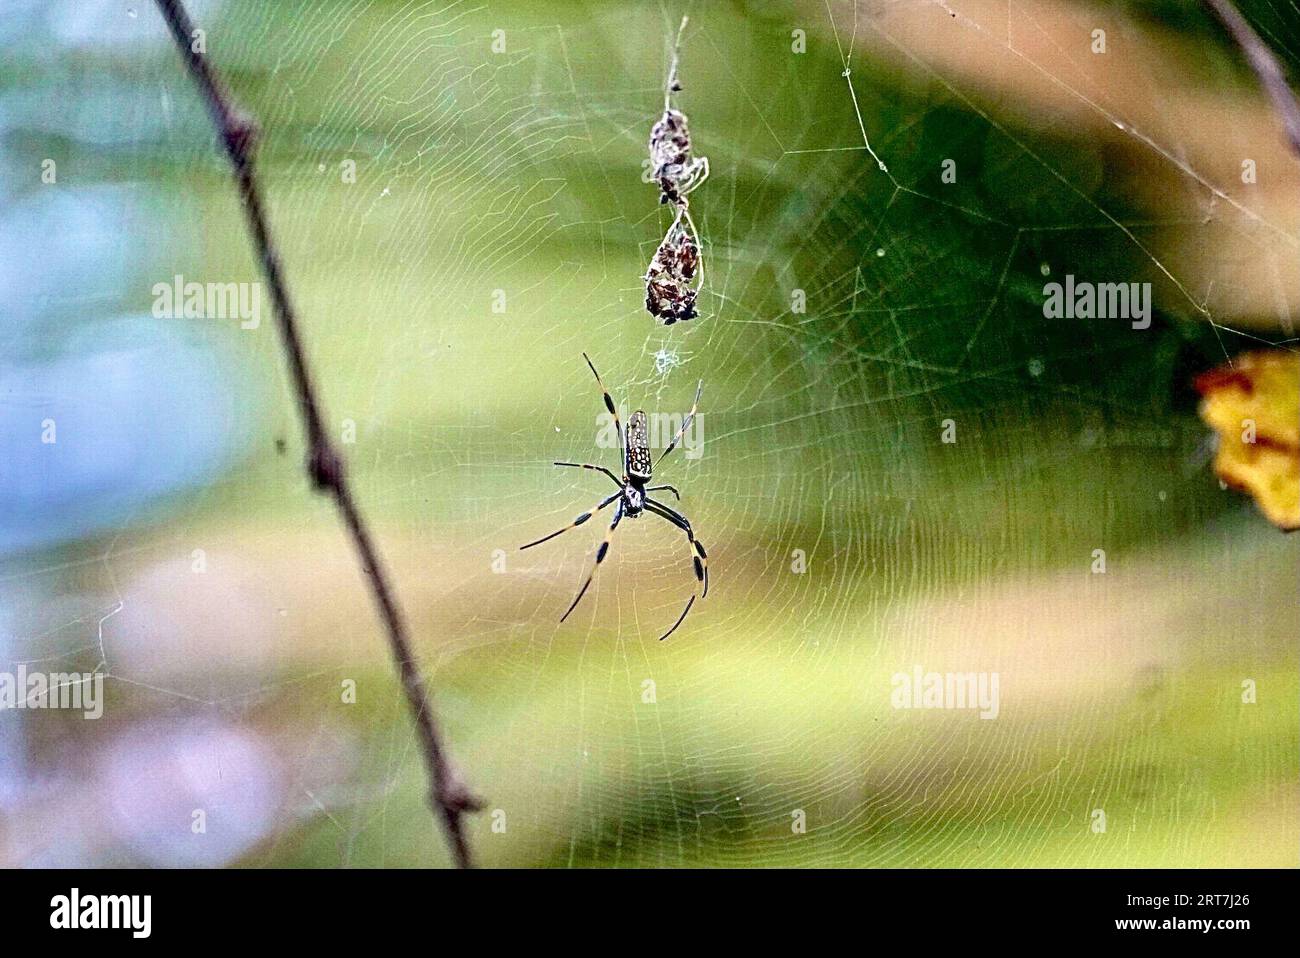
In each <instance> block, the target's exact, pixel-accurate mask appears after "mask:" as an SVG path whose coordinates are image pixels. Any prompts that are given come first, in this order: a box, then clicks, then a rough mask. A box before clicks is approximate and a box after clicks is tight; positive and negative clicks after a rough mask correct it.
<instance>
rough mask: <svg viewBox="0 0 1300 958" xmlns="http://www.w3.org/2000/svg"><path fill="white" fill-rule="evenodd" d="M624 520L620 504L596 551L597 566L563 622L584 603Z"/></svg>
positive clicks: (564, 616)
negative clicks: (583, 598)
mask: <svg viewBox="0 0 1300 958" xmlns="http://www.w3.org/2000/svg"><path fill="white" fill-rule="evenodd" d="M620 495H621V493H620ZM606 501H609V500H606ZM622 518H623V503H621V502H620V503H619V504H618V508H617V509H615V510H614V521H613V522H611V523H610V524H609V531H608V532H606V533H605V541H604V542H602V543H601V544H600V548H599V549H597V550H596V564H595V565H594V566H592V567H591V574H590V575H588V576H587V581H586V582H584V583H583V584H582V588H581V589H579V590H578V594H577V595H576V596H575V597H574V599H573V604H572V605H570V606H569V610H568V612H565V613H564V615H562V616H560V621H561V622H563V621H564V620H565V619H567V618H568V617H569V612H572V611H573V610H574V609H576V608H577V607H578V603H579V602H581V601H582V597H583V596H584V595H586V594H587V588H588V587H589V586H590V585H591V580H592V579H594V578H596V573H597V572H599V571H600V564H601V563H602V562H604V561H605V554H606V553H607V552H609V543H610V540H612V539H613V538H614V530H615V529H617V528H618V523H619V520H620V519H622Z"/></svg>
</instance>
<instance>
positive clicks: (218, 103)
mask: <svg viewBox="0 0 1300 958" xmlns="http://www.w3.org/2000/svg"><path fill="white" fill-rule="evenodd" d="M157 2H158V6H159V8H160V9H161V10H162V14H163V17H164V18H165V19H166V20H167V25H168V27H169V28H170V29H171V32H172V36H173V37H174V38H175V40H176V47H177V49H178V50H179V51H180V54H181V57H182V59H184V61H185V65H186V67H187V68H188V69H189V72H190V75H191V76H192V77H193V78H194V82H195V83H197V84H198V87H199V91H200V93H202V95H203V99H204V100H205V101H206V102H207V106H208V111H209V113H210V114H211V115H212V122H213V124H214V125H215V126H216V128H217V133H218V135H219V136H220V138H221V142H222V145H223V146H224V147H225V151H226V155H227V157H229V159H230V165H231V167H232V168H233V170H234V173H235V180H236V182H237V183H238V186H239V196H240V199H241V200H242V201H243V206H244V213H245V215H246V217H247V220H248V228H249V230H250V232H251V233H252V236H253V244H254V246H256V247H257V255H258V259H259V260H260V261H261V266H262V273H263V275H265V277H266V282H267V285H268V286H269V287H270V291H271V301H272V304H273V307H274V310H275V318H276V324H277V326H278V327H279V329H280V336H281V341H282V342H283V345H284V351H285V355H286V356H287V357H288V360H289V370H290V373H291V375H292V378H293V386H294V391H295V393H296V394H297V398H298V411H299V413H300V414H301V415H302V420H303V428H304V429H305V430H306V433H307V447H308V454H307V472H308V474H309V475H310V477H311V481H312V484H313V485H314V486H315V488H316V489H317V490H318V491H321V492H325V493H328V494H329V495H331V496H332V497H333V498H334V501H335V503H336V504H337V505H338V509H339V513H340V514H341V516H342V518H343V523H344V525H345V526H346V527H347V530H348V534H349V535H350V536H351V538H352V543H353V545H354V546H355V547H356V550H357V555H358V557H359V558H360V560H361V565H362V569H363V570H364V571H365V573H366V576H367V578H368V581H369V583H370V590H371V592H372V593H373V595H374V598H375V602H376V604H377V605H378V606H379V613H380V616H381V617H382V619H383V622H384V628H385V631H386V632H387V635H388V643H389V647H390V651H391V653H392V656H393V659H394V660H395V661H396V663H397V670H398V673H399V674H400V676H401V679H402V688H403V690H404V691H405V693H406V699H407V704H408V705H409V706H410V709H411V712H412V714H413V715H414V718H415V725H416V728H417V730H418V732H419V736H420V744H421V745H422V752H423V755H424V761H425V764H426V766H427V768H428V775H429V779H430V794H429V800H430V804H431V805H432V808H433V811H434V814H435V816H437V817H439V818H440V819H441V822H442V826H443V829H444V831H445V832H446V838H447V842H448V844H449V845H450V846H451V849H452V854H453V855H454V857H455V860H456V864H457V865H458V866H460V867H461V868H468V867H470V865H471V864H472V860H471V856H470V849H469V843H468V841H467V840H466V838H465V829H464V823H463V821H462V816H463V815H464V814H465V813H466V812H471V811H476V810H477V809H479V808H480V807H481V804H480V802H479V801H478V800H477V799H476V798H475V797H474V796H473V794H472V793H471V792H470V790H469V788H468V787H467V786H466V785H465V783H464V781H463V780H462V779H461V777H460V775H459V773H458V772H457V770H456V768H455V766H454V764H453V763H452V761H451V758H450V756H449V755H448V754H447V750H446V747H445V746H444V744H443V741H442V735H441V732H440V730H439V727H438V721H437V719H436V717H435V716H434V713H433V709H432V707H431V706H430V703H429V693H428V690H427V688H426V686H425V682H424V677H423V676H422V675H421V673H420V669H419V666H418V665H417V664H416V660H415V655H414V654H413V652H412V650H411V642H410V639H409V637H408V635H407V631H406V623H405V620H404V619H403V617H402V611H401V609H400V608H399V607H398V604H397V595H396V593H395V592H394V591H393V587H392V584H391V583H390V581H389V577H388V573H387V572H386V571H385V570H384V566H383V563H382V561H381V560H380V557H379V553H378V551H377V549H376V548H375V543H374V540H373V539H372V538H371V535H370V530H369V527H368V526H367V525H366V521H365V519H364V518H363V517H362V515H361V511H360V509H359V508H358V507H357V503H356V500H355V499H354V498H353V495H352V490H351V488H350V486H349V485H348V480H347V474H346V472H345V470H344V463H343V457H342V456H341V455H340V454H339V452H338V450H337V449H335V448H334V446H333V444H332V443H331V442H330V440H329V437H328V435H327V434H326V431H325V427H324V419H323V417H322V415H321V411H320V403H319V401H318V399H317V397H316V390H315V387H314V386H313V385H312V377H311V370H310V369H309V368H308V366H307V359H306V356H305V354H304V352H303V346H302V339H301V335H300V333H299V331H298V319H297V314H296V313H295V312H294V308H293V304H292V302H291V301H290V298H289V289H288V286H287V285H286V284H285V280H284V275H283V272H282V270H281V266H280V255H279V252H278V251H277V248H276V245H275V241H274V240H273V239H272V237H271V233H270V228H269V227H268V225H267V222H266V212H265V209H264V206H263V203H262V194H261V190H260V188H259V186H258V180H257V176H256V173H255V171H254V167H253V155H254V151H255V149H256V146H257V137H258V127H257V124H256V122H255V121H254V119H253V118H252V117H251V116H250V115H249V114H247V113H245V112H244V111H242V110H240V109H239V108H238V107H237V106H236V105H235V104H234V102H233V100H232V99H231V97H230V96H229V94H228V93H227V91H226V89H225V87H224V86H223V85H222V84H221V83H220V81H219V80H218V79H217V77H216V76H215V74H214V73H213V71H212V68H211V67H210V66H209V65H208V62H207V60H206V58H205V57H204V55H203V54H202V53H201V52H197V51H196V49H195V47H196V46H200V45H199V44H196V43H194V27H193V23H192V22H191V21H190V17H189V13H188V12H187V11H186V9H185V6H184V3H183V2H182V0H157Z"/></svg>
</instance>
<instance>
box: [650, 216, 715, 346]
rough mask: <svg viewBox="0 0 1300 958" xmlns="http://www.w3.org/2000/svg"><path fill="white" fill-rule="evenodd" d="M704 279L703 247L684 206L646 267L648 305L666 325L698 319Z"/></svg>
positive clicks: (652, 313) (654, 314) (651, 313)
mask: <svg viewBox="0 0 1300 958" xmlns="http://www.w3.org/2000/svg"><path fill="white" fill-rule="evenodd" d="M702 279H703V275H702V271H701V269H700V246H699V243H698V241H697V240H696V238H695V230H694V229H693V227H692V225H691V217H690V214H689V213H687V212H686V209H685V208H684V207H682V208H679V209H678V211H677V218H676V219H675V220H673V225H672V226H671V227H670V228H669V230H668V234H667V235H666V236H665V237H664V239H663V242H662V243H660V244H659V248H658V249H657V250H655V255H654V258H653V259H652V260H650V268H649V269H648V270H646V274H645V308H646V309H647V310H649V312H650V315H652V316H654V317H656V318H657V319H658V320H659V321H660V322H662V323H663V324H664V325H665V326H671V325H672V324H673V323H678V322H685V321H686V320H688V319H694V318H695V317H696V316H698V315H699V313H698V312H697V311H696V309H695V297H696V296H697V295H698V294H699V291H700V283H701V281H702Z"/></svg>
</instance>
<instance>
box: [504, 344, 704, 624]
mask: <svg viewBox="0 0 1300 958" xmlns="http://www.w3.org/2000/svg"><path fill="white" fill-rule="evenodd" d="M582 358H583V359H585V360H587V367H588V368H589V369H590V370H591V374H592V375H593V376H595V377H596V384H597V385H598V386H600V391H601V393H602V394H604V397H605V408H606V409H608V410H609V414H610V415H611V416H613V417H614V428H615V431H616V432H617V433H618V446H619V453H620V455H621V456H622V459H623V478H622V479H620V478H619V477H618V476H616V475H614V473H613V472H611V471H610V470H609V469H606V468H605V467H604V466H598V465H593V464H592V463H589V462H557V463H555V465H557V466H568V467H570V468H573V469H591V470H593V471H594V472H599V473H602V474H603V475H605V476H607V477H608V478H609V479H610V480H611V481H612V482H613V483H614V485H616V486H618V490H617V491H616V492H614V493H613V494H612V495H610V496H607V497H606V498H604V499H602V500H601V501H600V502H599V503H598V504H597V505H595V506H593V507H592V508H591V509H590V510H588V511H587V512H584V513H582V515H580V516H578V517H577V518H576V519H574V520H573V521H572V522H570V523H569V524H568V525H567V526H565V527H564V528H563V529H557V530H556V531H555V532H552V533H551V534H550V535H549V536H543V537H542V538H540V539H538V540H536V541H535V542H530V543H528V544H527V545H523V546H520V547H519V548H520V549H521V550H523V549H531V548H532V547H533V546H538V545H541V544H542V543H543V542H549V541H550V540H551V539H554V538H555V537H556V536H558V535H563V534H564V533H566V532H568V531H569V530H570V529H576V528H577V527H578V526H580V525H582V524H583V523H584V522H586V521H587V520H588V519H590V518H591V517H592V516H593V515H595V514H596V513H598V512H600V511H601V510H602V509H604V508H605V507H606V506H608V505H610V504H611V503H614V502H617V503H618V505H617V506H615V508H614V519H613V521H612V522H610V524H609V531H608V532H606V533H605V541H604V542H602V543H601V544H600V548H599V549H597V550H596V564H595V565H594V566H593V567H592V569H591V573H590V575H588V576H587V581H586V582H584V583H583V584H582V588H581V589H579V590H578V594H577V596H575V597H574V599H573V602H572V603H570V605H569V608H568V611H566V612H565V613H564V615H562V616H560V621H561V622H563V621H564V620H565V619H567V618H568V617H569V613H571V612H572V611H573V610H574V609H575V608H577V606H578V603H579V602H581V601H582V597H583V596H584V595H586V594H587V588H588V587H589V586H590V585H591V581H592V579H594V578H595V577H596V573H597V572H598V571H599V570H600V564H601V563H602V562H604V561H605V554H606V553H607V552H609V544H610V542H611V541H612V540H613V538H614V530H615V529H617V528H618V524H619V523H620V522H621V521H623V517H624V516H626V517H627V518H629V519H637V518H640V516H641V515H642V513H646V512H649V513H651V514H652V515H656V516H658V517H659V518H660V519H664V520H665V521H667V522H670V523H672V524H673V525H674V526H676V527H677V528H678V529H680V530H681V531H682V532H684V533H685V534H686V540H687V542H688V543H689V545H690V547H691V549H692V550H693V551H692V552H691V565H692V567H693V568H694V571H695V580H696V588H695V591H694V593H693V594H692V595H691V598H690V600H689V601H688V602H687V603H686V608H685V609H683V610H682V614H681V615H679V616H678V617H677V621H676V622H674V623H673V627H672V628H671V629H669V630H668V631H667V632H665V633H664V634H663V635H661V636H659V640H660V641H661V642H662V641H663V640H664V639H666V638H668V636H670V635H672V634H673V633H674V632H676V631H677V627H678V626H679V625H681V624H682V622H683V621H684V620H685V619H686V613H688V612H690V611H691V606H692V605H694V604H695V600H696V598H704V597H705V596H707V595H708V594H709V557H708V555H707V554H706V553H705V551H704V546H703V545H701V544H700V541H699V540H698V539H696V538H695V533H694V531H693V530H692V529H691V524H690V522H689V521H688V520H687V518H686V517H685V516H684V515H682V514H681V513H680V512H678V511H677V510H675V509H673V508H672V507H670V506H668V505H666V504H665V503H662V502H659V501H658V500H657V499H653V498H651V496H650V493H652V492H661V491H667V492H671V493H672V494H673V496H674V497H675V498H676V499H677V501H678V502H680V501H681V498H682V496H681V493H679V492H678V491H677V490H676V489H675V488H674V487H672V486H669V485H660V486H647V485H646V484H647V483H648V482H650V479H651V476H652V474H653V472H654V467H655V466H657V465H658V464H659V463H661V462H663V460H664V457H665V456H667V455H668V454H669V453H670V452H672V451H673V450H674V449H675V448H677V443H678V442H679V441H680V440H681V438H682V436H683V435H685V433H686V429H687V427H688V426H690V424H691V420H692V419H694V418H695V410H696V409H697V408H699V405H700V392H701V391H702V390H703V389H704V381H703V380H700V384H699V386H697V387H696V389H695V402H694V403H692V404H691V411H690V412H689V413H687V414H686V418H685V419H683V420H682V427H681V428H680V429H678V430H677V435H675V436H674V437H673V441H672V442H670V443H669V444H668V448H666V449H665V450H664V451H663V452H662V453H660V454H659V458H658V459H657V460H655V461H654V462H653V463H651V460H650V436H649V428H648V425H647V420H646V414H645V413H644V412H643V411H642V410H640V409H638V410H637V411H636V412H634V413H632V418H631V419H629V420H628V424H627V437H626V439H624V435H623V424H622V423H621V422H620V421H619V418H618V411H617V410H616V409H615V408H614V400H613V399H612V398H610V395H609V390H608V389H606V388H605V384H604V382H602V381H601V378H600V373H598V372H596V367H595V366H594V365H592V362H591V360H590V359H589V358H588V357H587V354H586V353H583V354H582ZM701 585H702V586H703V587H704V591H703V593H702V594H701V592H700V586H701Z"/></svg>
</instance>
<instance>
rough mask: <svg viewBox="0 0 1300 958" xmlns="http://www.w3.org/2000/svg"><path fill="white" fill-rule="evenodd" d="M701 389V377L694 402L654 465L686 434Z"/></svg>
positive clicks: (662, 459) (698, 404)
mask: <svg viewBox="0 0 1300 958" xmlns="http://www.w3.org/2000/svg"><path fill="white" fill-rule="evenodd" d="M703 391H704V380H703V379H701V380H700V384H699V385H698V386H696V387H695V402H693V403H691V411H690V412H688V413H687V414H686V418H685V419H683V420H682V428H681V429H678V430H677V435H675V436H673V441H672V442H670V443H669V444H668V448H667V449H665V450H664V451H663V452H661V453H659V458H658V459H656V460H655V465H656V466H658V465H659V463H661V462H663V461H664V457H665V456H667V455H668V454H669V453H670V452H672V451H673V450H674V449H676V448H677V443H678V442H680V441H681V438H682V436H684V435H686V430H687V429H689V428H690V425H691V420H693V419H694V418H695V410H697V409H699V408H700V393H701V392H703ZM678 498H679V499H680V498H681V497H680V496H679V497H678Z"/></svg>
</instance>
